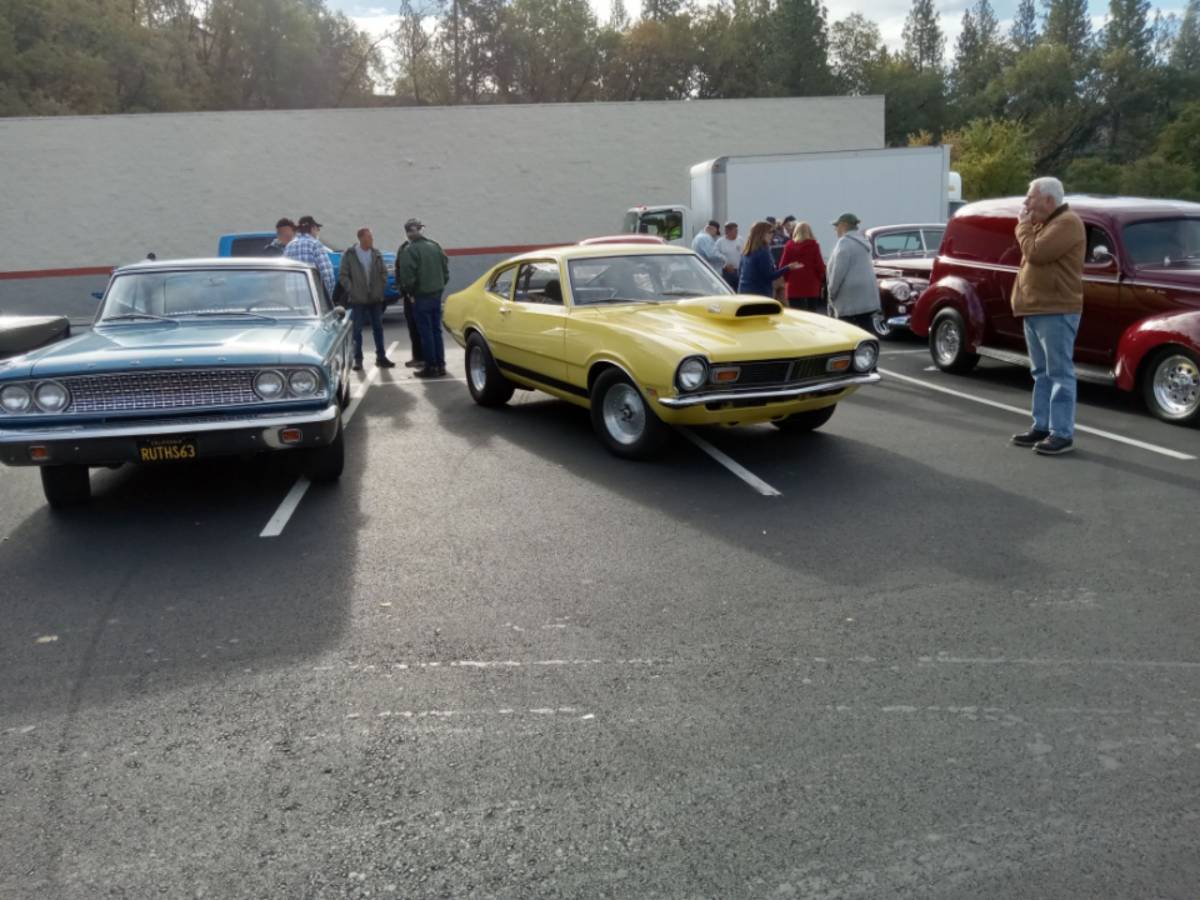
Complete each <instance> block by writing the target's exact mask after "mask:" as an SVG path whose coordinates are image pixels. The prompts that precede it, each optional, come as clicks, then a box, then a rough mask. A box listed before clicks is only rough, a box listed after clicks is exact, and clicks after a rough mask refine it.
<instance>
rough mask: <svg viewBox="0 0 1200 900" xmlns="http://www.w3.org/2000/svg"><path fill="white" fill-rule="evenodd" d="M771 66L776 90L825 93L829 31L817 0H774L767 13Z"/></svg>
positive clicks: (802, 94)
mask: <svg viewBox="0 0 1200 900" xmlns="http://www.w3.org/2000/svg"><path fill="white" fill-rule="evenodd" d="M771 24H772V28H771V36H772V43H771V54H770V55H771V66H770V71H771V72H772V73H773V74H774V80H775V82H776V83H777V84H778V87H779V89H780V93H782V94H786V95H787V96H791V97H806V96H814V95H821V94H828V93H829V92H830V91H831V90H832V87H833V83H832V78H831V77H830V70H829V32H828V29H827V27H826V21H825V7H824V6H823V5H822V4H821V3H820V2H819V0H776V2H775V8H774V10H773V12H772V16H771Z"/></svg>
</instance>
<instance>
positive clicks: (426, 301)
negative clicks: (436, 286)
mask: <svg viewBox="0 0 1200 900" xmlns="http://www.w3.org/2000/svg"><path fill="white" fill-rule="evenodd" d="M413 314H414V315H415V316H416V318H417V330H418V331H420V332H421V351H422V353H423V355H424V360H425V365H426V367H427V368H430V369H442V368H445V366H446V347H445V345H444V344H443V343H442V292H441V291H438V292H437V293H435V294H417V295H416V296H415V297H414V298H413Z"/></svg>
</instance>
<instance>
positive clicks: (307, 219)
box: [300, 216, 325, 228]
mask: <svg viewBox="0 0 1200 900" xmlns="http://www.w3.org/2000/svg"><path fill="white" fill-rule="evenodd" d="M300 227H301V228H305V227H308V228H324V227H325V226H324V225H322V224H321V223H320V222H318V221H317V220H316V219H314V218H313V217H312V216H301V217H300Z"/></svg>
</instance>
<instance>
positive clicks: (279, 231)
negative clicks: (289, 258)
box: [263, 216, 296, 256]
mask: <svg viewBox="0 0 1200 900" xmlns="http://www.w3.org/2000/svg"><path fill="white" fill-rule="evenodd" d="M295 236H296V223H295V222H293V221H292V220H291V219H289V218H288V217H287V216H284V217H283V218H282V219H280V220H279V221H278V222H276V223H275V237H273V238H271V242H270V243H269V244H267V246H265V247H263V253H265V254H266V255H267V256H283V251H284V248H285V247H287V245H288V244H290V243H291V242H292V238H294V237H295Z"/></svg>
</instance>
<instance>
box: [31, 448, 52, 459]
mask: <svg viewBox="0 0 1200 900" xmlns="http://www.w3.org/2000/svg"><path fill="white" fill-rule="evenodd" d="M29 458H30V459H32V460H33V461H34V462H44V461H45V460H47V459H49V458H50V450H49V449H48V448H46V447H30V448H29Z"/></svg>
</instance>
